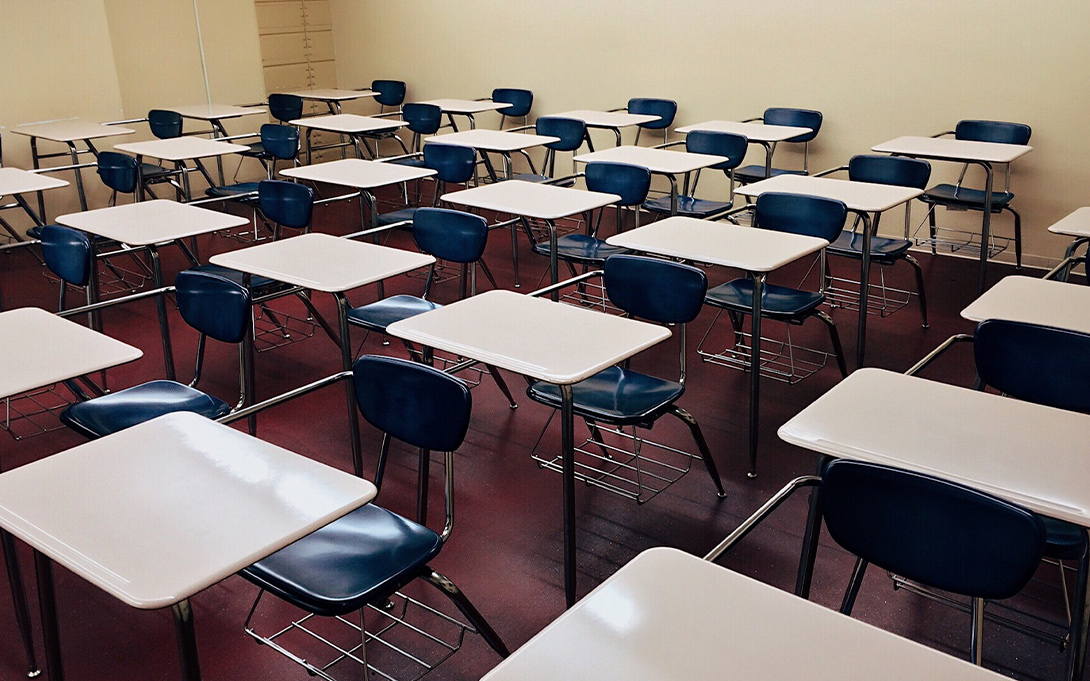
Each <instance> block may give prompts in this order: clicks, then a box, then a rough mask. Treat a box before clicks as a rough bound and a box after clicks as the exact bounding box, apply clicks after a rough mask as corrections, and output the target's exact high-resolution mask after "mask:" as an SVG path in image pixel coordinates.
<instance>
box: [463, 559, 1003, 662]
mask: <svg viewBox="0 0 1090 681" xmlns="http://www.w3.org/2000/svg"><path fill="white" fill-rule="evenodd" d="M1004 678H1006V677H1003V676H1001V675H999V674H996V673H995V672H993V671H989V670H987V669H984V668H982V667H977V666H974V665H972V664H970V663H968V662H966V661H964V660H961V659H959V658H957V657H954V656H952V655H947V654H945V653H942V652H939V651H937V650H934V649H931V648H927V647H925V646H923V645H921V644H919V643H916V642H914V641H909V640H908V639H905V638H902V637H900V636H897V635H896V634H893V633H890V632H888V631H883V630H881V629H878V628H877V627H874V626H871V625H869V624H867V623H865V622H862V621H860V620H857V619H852V618H850V617H846V616H844V615H841V614H839V613H837V612H836V611H834V610H830V609H829V608H826V607H824V606H821V605H818V604H817V603H812V602H810V601H807V600H804V599H801V598H798V597H796V596H794V595H792V594H790V593H787V592H785V591H782V590H780V589H777V588H775V587H772V586H769V585H767V584H763V583H761V582H758V581H756V580H754V579H751V578H749V577H746V576H743V575H740V574H738V573H736V572H732V571H730V570H728V569H726V568H723V567H720V566H718V565H715V564H713V563H709V562H707V561H704V560H701V559H699V558H697V557H695V556H692V555H689V554H686V553H683V552H681V551H678V550H676V549H670V548H653V549H649V550H647V551H644V552H643V553H641V554H639V555H638V556H636V557H635V558H634V559H632V561H631V562H629V563H628V564H627V565H625V566H624V567H622V568H621V569H620V570H618V571H617V572H616V573H614V574H613V575H612V576H611V577H609V578H608V579H607V580H606V581H605V582H603V583H602V584H601V585H599V586H598V588H596V589H595V590H594V591H592V592H591V593H590V594H589V595H587V596H586V597H584V598H583V599H582V600H581V601H579V603H577V604H576V605H575V606H574V607H573V608H571V609H570V610H568V611H567V612H565V613H563V614H562V615H560V616H559V617H558V618H557V619H556V620H555V621H554V622H553V623H552V624H550V625H548V626H547V627H545V629H543V630H542V631H541V632H540V633H538V634H537V635H536V636H534V637H533V638H532V639H530V640H529V641H528V642H526V643H525V644H524V645H523V646H522V647H521V648H519V649H518V650H516V651H515V652H514V653H512V654H511V656H510V657H509V658H507V659H506V660H504V661H502V662H500V664H499V665H498V666H497V667H496V668H495V669H493V670H492V671H491V672H489V673H488V674H486V675H485V676H484V678H483V679H482V681H555V680H556V679H564V680H565V681H606V680H608V679H624V680H625V681H664V680H677V681H681V680H684V681H723V680H724V679H734V680H738V681H785V680H787V679H806V680H807V681H851V680H858V681H874V680H876V679H881V680H882V681H935V680H936V679H943V680H944V681H1000V680H1001V679H1004Z"/></svg>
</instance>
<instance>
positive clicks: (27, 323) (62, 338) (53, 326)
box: [0, 307, 144, 398]
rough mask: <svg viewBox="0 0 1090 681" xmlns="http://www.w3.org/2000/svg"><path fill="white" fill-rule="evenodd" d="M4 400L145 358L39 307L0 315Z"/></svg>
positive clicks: (0, 390) (0, 386) (0, 381)
mask: <svg viewBox="0 0 1090 681" xmlns="http://www.w3.org/2000/svg"><path fill="white" fill-rule="evenodd" d="M0 347H2V348H4V349H5V351H4V352H3V353H0V398H4V397H11V396H12V395H18V394H19V393H23V392H27V391H28V390H34V389H35V388H42V387H45V386H48V385H53V384H54V383H59V382H60V381H65V380H68V379H70V378H76V377H77V376H83V375H86V374H91V373H94V372H96V371H100V370H102V369H109V368H110V367H115V366H118V365H120V364H127V363H128V362H133V361H135V360H138V359H140V358H141V357H142V356H143V355H144V353H143V352H142V351H141V350H140V349H139V348H135V347H133V346H131V345H129V344H128V343H122V342H121V341H119V340H115V339H113V338H110V337H109V336H107V335H105V334H102V333H99V332H98V331H93V330H91V329H89V328H87V327H86V326H82V325H80V324H78V323H76V322H74V321H72V320H70V319H65V318H63V317H58V316H57V315H55V314H53V313H51V312H46V311H45V310H42V309H39V308H36V307H21V308H16V309H14V310H7V311H5V312H0Z"/></svg>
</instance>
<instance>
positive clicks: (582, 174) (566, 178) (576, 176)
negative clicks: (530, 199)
mask: <svg viewBox="0 0 1090 681" xmlns="http://www.w3.org/2000/svg"><path fill="white" fill-rule="evenodd" d="M585 176H586V173H585V172H578V173H575V174H574V175H565V176H564V177H557V178H553V179H551V180H548V181H546V182H542V183H541V184H560V183H561V182H569V181H574V180H578V179H579V178H581V177H585Z"/></svg>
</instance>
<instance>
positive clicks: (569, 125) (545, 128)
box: [534, 116, 587, 151]
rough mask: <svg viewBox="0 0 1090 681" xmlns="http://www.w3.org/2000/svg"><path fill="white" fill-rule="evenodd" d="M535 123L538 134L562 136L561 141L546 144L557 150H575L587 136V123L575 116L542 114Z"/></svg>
mask: <svg viewBox="0 0 1090 681" xmlns="http://www.w3.org/2000/svg"><path fill="white" fill-rule="evenodd" d="M534 125H535V128H536V131H537V134H539V135H547V136H549V137H559V138H560V141H559V142H551V143H549V144H546V145H545V146H546V147H548V148H549V149H553V150H555V151H575V150H576V149H578V148H579V147H581V146H583V140H584V139H585V138H586V136H587V124H586V123H584V122H583V121H580V120H577V119H575V118H560V117H559V116H542V117H541V118H539V119H537V122H536V123H535V124H534Z"/></svg>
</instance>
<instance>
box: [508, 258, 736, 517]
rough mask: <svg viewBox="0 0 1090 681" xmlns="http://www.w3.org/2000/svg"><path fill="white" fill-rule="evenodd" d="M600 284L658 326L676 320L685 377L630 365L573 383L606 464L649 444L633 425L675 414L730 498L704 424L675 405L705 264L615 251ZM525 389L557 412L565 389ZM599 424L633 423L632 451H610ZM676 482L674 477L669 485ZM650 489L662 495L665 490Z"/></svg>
mask: <svg viewBox="0 0 1090 681" xmlns="http://www.w3.org/2000/svg"><path fill="white" fill-rule="evenodd" d="M603 283H604V285H605V290H606V294H607V295H608V296H609V299H610V301H611V302H612V303H613V304H614V305H616V306H617V307H618V308H620V309H621V310H623V311H624V312H625V313H626V314H628V315H630V316H633V317H638V318H640V319H643V320H647V321H650V322H655V323H658V324H663V325H677V329H678V331H677V333H678V339H679V347H680V354H679V364H680V377H679V378H678V379H677V380H676V381H675V380H670V379H665V378H659V377H657V376H649V375H647V374H644V373H640V372H638V371H634V370H632V369H629V368H628V367H627V365H626V366H614V367H610V368H609V369H606V370H604V371H601V372H599V373H597V374H595V375H594V376H591V377H590V378H588V379H586V380H584V381H581V382H579V383H576V384H574V385H573V386H572V395H573V404H574V413H575V414H576V415H578V416H580V417H582V418H583V419H584V420H585V421H586V423H587V426H588V428H589V429H590V432H591V438H592V440H593V441H594V442H595V443H597V444H598V445H599V446H601V447H602V453H603V455H604V458H602V459H601V461H602V462H603V463H605V464H606V465H609V464H614V465H615V464H616V463H617V462H620V461H622V460H627V458H628V457H640V456H641V455H640V452H641V449H642V448H643V447H644V446H645V444H647V445H650V444H652V443H649V442H648V443H645V442H644V440H643V438H641V437H639V436H637V435H636V433H635V429H636V428H643V429H648V430H649V429H651V428H652V427H653V426H654V424H655V422H656V421H657V420H658V419H659V418H660V417H661V416H665V415H670V416H674V417H676V418H678V419H680V420H681V421H682V422H683V423H685V425H686V426H688V427H689V430H690V432H691V433H692V436H693V439H694V440H695V441H696V445H697V448H698V449H699V451H700V458H701V459H702V460H703V462H704V466H705V467H706V468H707V471H708V474H709V475H710V476H711V478H712V482H713V483H714V484H715V488H716V492H717V494H718V496H719V498H720V499H722V498H725V497H726V492H725V491H724V490H723V484H722V482H721V481H720V478H719V472H718V470H717V469H716V465H715V461H714V459H712V455H711V451H710V450H709V449H708V445H707V442H706V441H705V440H704V435H703V433H702V432H701V430H700V425H699V424H698V423H697V421H696V419H695V418H693V416H692V415H691V414H690V413H689V412H688V411H686V410H685V409H683V408H681V407H680V406H678V405H677V401H678V400H679V399H681V397H682V395H684V393H685V351H686V342H685V338H686V337H685V325H686V324H687V323H689V322H691V321H693V320H694V319H696V317H697V315H698V314H700V309H701V307H702V306H703V302H704V295H705V293H706V292H707V289H708V278H707V276H706V275H705V274H704V272H703V271H702V270H700V269H697V268H695V267H691V266H689V265H683V264H680V263H674V262H670V261H667V260H659V259H655V258H646V257H641V256H635V255H614V256H611V257H610V258H609V259H607V260H606V261H605V266H604V274H603ZM526 394H527V395H529V396H530V399H532V400H534V401H535V402H540V403H541V404H545V405H548V406H550V407H553V408H554V409H558V410H559V409H560V408H561V406H562V398H561V394H560V388H559V387H558V386H556V385H553V384H550V383H543V382H540V381H534V382H532V383H531V384H530V385H529V387H528V388H527V389H526ZM598 424H605V425H609V426H614V427H617V428H624V427H628V426H631V427H632V429H633V435H632V438H633V447H634V452H635V453H632V452H629V453H628V454H627V456H625V457H621V456H617V457H611V456H605V454H606V452H605V447H604V445H603V440H602V434H601V432H600V431H599V428H598ZM637 460H638V461H639V462H640V463H639V464H635V465H641V464H643V462H644V461H645V459H640V458H637ZM685 470H687V468H686V469H685ZM589 471H590V472H587V473H586V474H585V475H581V478H583V479H588V480H589V482H590V484H596V485H598V486H601V487H605V488H607V489H610V488H611V485H613V484H614V483H612V482H603V481H602V480H601V479H598V478H596V477H594V473H595V472H600V470H597V471H596V469H595V468H590V469H589ZM683 472H684V471H683ZM678 478H680V475H679V476H678ZM606 480H609V479H608V478H607V479H606ZM673 481H676V478H675V479H674V480H671V483H672V482H673ZM638 485H639V488H638V490H637V491H636V492H635V496H634V498H635V499H636V500H637V502H639V503H643V502H644V501H646V500H647V499H649V498H650V497H648V496H644V492H645V490H644V487H643V485H644V483H642V482H639V483H638ZM614 491H616V490H614ZM629 491H630V490H629ZM652 491H653V492H654V494H657V493H658V492H660V491H662V489H655V490H652ZM654 494H651V496H654ZM626 496H632V494H628V495H626Z"/></svg>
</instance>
